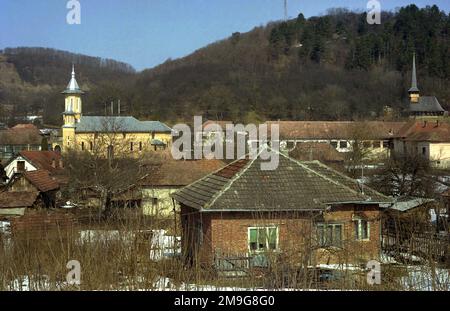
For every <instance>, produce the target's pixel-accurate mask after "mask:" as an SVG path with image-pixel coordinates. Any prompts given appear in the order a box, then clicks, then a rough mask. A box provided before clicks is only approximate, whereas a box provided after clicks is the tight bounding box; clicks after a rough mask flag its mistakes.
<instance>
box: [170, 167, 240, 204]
mask: <svg viewBox="0 0 450 311" xmlns="http://www.w3.org/2000/svg"><path fill="white" fill-rule="evenodd" d="M240 160H243V159H237V160H235V161H233V162H231V163H229V164H228V165H225V166H223V167H221V168H219V169H217V170H215V171H213V172H211V173H209V174H207V175H205V176H203V177H202V178H200V179H197V180H195V181H193V182H191V183H190V184H188V185H186V186H183V187H181V188H180V189H178V191H180V190H182V189H184V188H188V187H190V186H191V185H195V184H196V183H199V182H201V181H202V180H204V179H206V178H208V177H210V176H211V175H214V174H215V173H217V172H219V171H221V170H223V169H224V168H226V167H228V166H230V165H231V164H233V163H236V162H237V161H240ZM224 178H225V177H224ZM171 196H172V195H171Z"/></svg>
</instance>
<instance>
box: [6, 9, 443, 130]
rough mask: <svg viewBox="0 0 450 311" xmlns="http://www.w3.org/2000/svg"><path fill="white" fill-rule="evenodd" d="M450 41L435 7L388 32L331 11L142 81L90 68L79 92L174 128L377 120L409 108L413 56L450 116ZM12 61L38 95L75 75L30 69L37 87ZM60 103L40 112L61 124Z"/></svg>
mask: <svg viewBox="0 0 450 311" xmlns="http://www.w3.org/2000/svg"><path fill="white" fill-rule="evenodd" d="M449 35H450V16H449V15H448V14H446V13H444V12H441V11H440V10H439V8H438V7H436V6H433V7H426V8H423V9H419V8H417V7H416V6H415V5H411V6H407V7H404V8H401V9H399V10H398V11H397V12H395V13H387V12H385V13H383V15H382V23H381V25H369V24H367V22H366V16H365V14H360V13H354V12H349V11H347V10H345V9H331V10H329V11H328V13H327V14H326V15H323V16H319V17H311V18H309V19H305V18H304V17H303V15H302V14H299V16H298V18H296V19H293V20H289V21H287V22H276V23H270V24H268V25H266V26H264V27H257V28H255V29H253V30H252V31H250V32H248V33H234V34H232V35H231V36H230V37H229V38H228V39H225V40H222V41H219V42H216V43H213V44H211V45H208V46H206V47H204V48H202V49H200V50H198V51H196V52H194V53H193V54H191V55H189V56H187V57H184V58H181V59H177V60H168V61H166V62H165V63H164V64H162V65H160V66H157V67H155V68H153V69H149V70H145V71H143V72H140V73H134V71H133V70H132V69H131V68H130V67H128V66H126V65H119V64H117V66H115V65H113V66H111V67H109V66H108V69H101V70H99V69H98V66H97V67H95V66H93V67H91V66H90V65H87V64H85V65H84V64H83V62H81V66H80V69H79V70H77V71H79V72H80V79H81V82H82V83H80V84H81V85H83V86H84V85H86V86H88V87H89V93H88V95H87V97H86V99H85V103H86V104H85V107H84V108H85V112H86V113H101V112H103V111H104V110H103V109H104V103H105V102H110V101H111V100H114V99H117V98H120V99H121V102H122V103H123V107H124V110H125V111H124V112H125V113H127V114H133V115H135V116H137V117H140V118H151V119H161V120H164V121H168V122H176V121H180V120H191V119H192V116H193V115H194V114H195V115H203V116H204V117H205V118H209V119H232V120H235V121H244V122H255V121H257V120H264V119H293V120H305V119H317V120H321V119H322V120H325V119H327V120H337V119H356V118H363V117H365V118H367V117H370V118H377V117H380V116H381V115H382V109H383V107H384V106H386V105H389V106H392V107H393V108H394V109H396V110H397V111H400V110H401V109H402V108H403V107H405V106H406V100H407V98H406V96H407V93H406V91H407V89H408V88H409V83H410V70H411V62H412V55H413V52H416V55H417V62H418V80H419V88H420V89H421V93H422V94H423V95H435V96H437V97H438V99H439V100H440V102H441V104H442V105H443V106H444V108H447V109H449V108H450V107H449V103H450V87H449V86H450V41H449ZM6 58H7V60H6V62H8V63H9V64H13V65H14V66H15V67H16V68H19V69H18V70H17V72H18V73H19V76H20V78H21V79H22V80H25V81H26V82H27V83H31V84H33V85H34V86H41V85H43V84H45V85H50V86H52V85H53V83H62V84H65V83H67V79H68V73H67V69H66V68H64V73H63V77H62V81H59V80H58V82H57V81H53V80H51V79H53V78H45V77H46V76H47V75H51V70H56V69H55V66H53V65H52V60H51V58H45V60H46V61H47V63H45V64H42V63H40V64H38V63H35V62H31V63H30V64H29V65H27V66H28V67H29V68H31V69H30V70H31V72H32V73H33V74H32V77H28V78H27V76H26V75H25V74H24V73H23V72H24V71H23V70H21V69H20V68H21V66H20V63H21V60H20V57H19V56H16V58H15V59H14V58H13V57H11V55H8V54H6ZM36 61H37V62H38V61H42V60H40V59H39V58H36ZM22 62H23V61H22ZM0 65H1V60H0ZM56 67H58V66H56ZM36 68H39V70H36ZM38 73H40V74H38ZM108 73H109V74H108ZM36 77H40V78H39V79H37V78H36ZM27 79H28V80H27ZM58 79H59V77H58ZM42 81H43V82H42ZM79 82H80V80H79ZM0 83H2V78H1V76H0ZM0 87H1V84H0ZM3 93H4V92H2V93H0V103H1V102H2V101H3V102H4V101H5V96H4V95H3V96H2V94H3ZM53 100H54V99H49V98H45V97H43V98H42V99H41V105H42V106H43V107H44V109H45V111H47V112H46V116H47V119H48V121H53V122H58V121H59V118H60V116H59V112H60V110H61V108H60V105H61V104H60V102H61V101H59V102H57V103H56V104H55V103H54V102H53ZM16 104H18V105H19V104H20V105H27V104H29V103H28V102H20V99H19V100H18V101H17V102H16ZM49 107H51V109H50V108H49ZM58 107H59V108H58ZM0 113H1V112H0Z"/></svg>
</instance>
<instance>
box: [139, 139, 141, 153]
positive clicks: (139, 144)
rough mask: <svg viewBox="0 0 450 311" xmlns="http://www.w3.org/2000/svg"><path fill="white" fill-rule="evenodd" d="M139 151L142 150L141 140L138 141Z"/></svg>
mask: <svg viewBox="0 0 450 311" xmlns="http://www.w3.org/2000/svg"><path fill="white" fill-rule="evenodd" d="M139 151H142V141H140V142H139Z"/></svg>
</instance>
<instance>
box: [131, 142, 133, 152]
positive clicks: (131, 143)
mask: <svg viewBox="0 0 450 311" xmlns="http://www.w3.org/2000/svg"><path fill="white" fill-rule="evenodd" d="M130 151H133V142H131V143H130Z"/></svg>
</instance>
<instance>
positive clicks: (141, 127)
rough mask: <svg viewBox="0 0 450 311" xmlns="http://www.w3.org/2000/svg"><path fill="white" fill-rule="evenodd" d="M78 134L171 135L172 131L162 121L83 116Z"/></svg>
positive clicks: (77, 130) (78, 126)
mask: <svg viewBox="0 0 450 311" xmlns="http://www.w3.org/2000/svg"><path fill="white" fill-rule="evenodd" d="M75 130H76V132H78V133H94V132H99V133H102V132H118V133H151V132H158V133H171V132H172V130H171V128H170V127H168V126H167V125H166V124H164V123H162V122H160V121H139V120H137V119H136V118H134V117H112V116H111V117H103V116H82V117H81V118H80V122H79V123H77V124H76V129H75Z"/></svg>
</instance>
